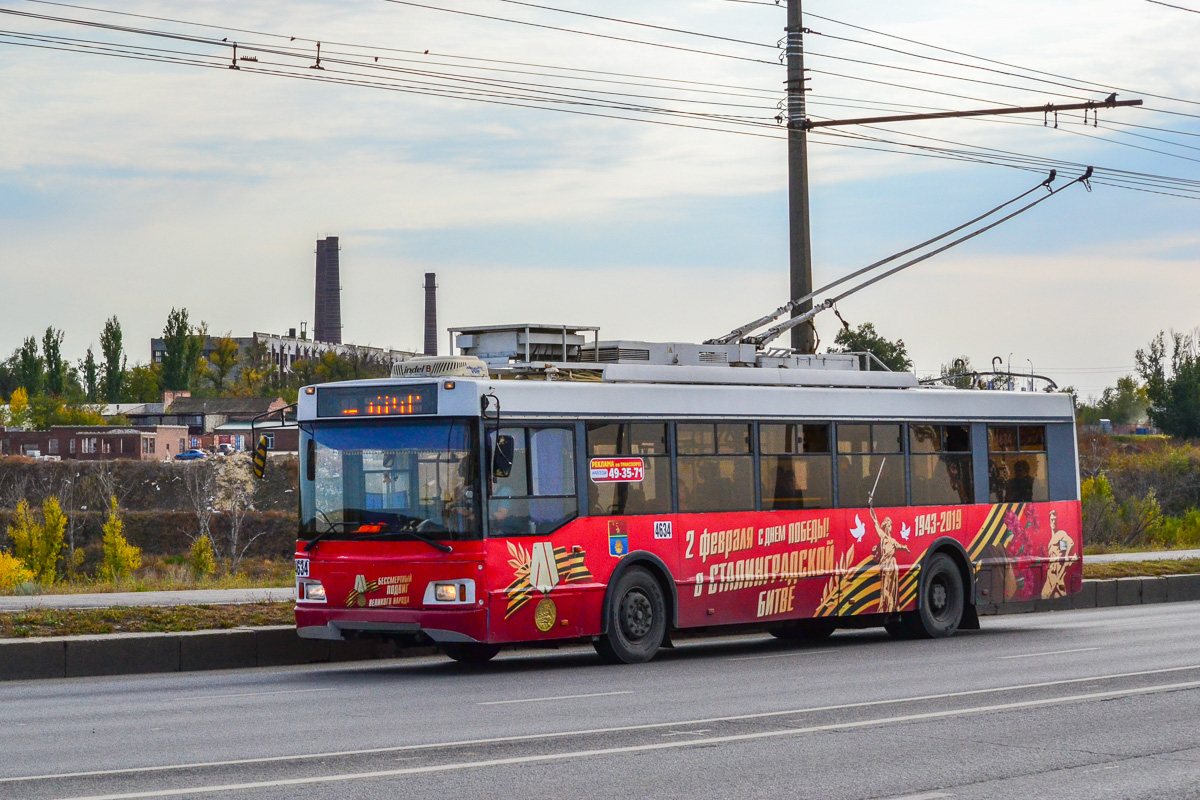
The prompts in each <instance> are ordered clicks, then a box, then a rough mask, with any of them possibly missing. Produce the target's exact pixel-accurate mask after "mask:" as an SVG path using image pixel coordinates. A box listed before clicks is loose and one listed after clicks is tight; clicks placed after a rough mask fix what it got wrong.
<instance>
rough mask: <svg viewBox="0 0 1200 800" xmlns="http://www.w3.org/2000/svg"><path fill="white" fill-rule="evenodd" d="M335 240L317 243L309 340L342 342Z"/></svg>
mask: <svg viewBox="0 0 1200 800" xmlns="http://www.w3.org/2000/svg"><path fill="white" fill-rule="evenodd" d="M339 250H341V248H340V247H339V246H338V237H336V236H329V237H327V238H325V239H318V240H317V297H316V300H317V306H316V313H315V314H314V315H313V340H314V341H318V342H333V343H335V344H341V342H342V275H341V266H340V264H339V257H338V251H339Z"/></svg>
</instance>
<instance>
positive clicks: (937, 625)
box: [884, 553, 966, 639]
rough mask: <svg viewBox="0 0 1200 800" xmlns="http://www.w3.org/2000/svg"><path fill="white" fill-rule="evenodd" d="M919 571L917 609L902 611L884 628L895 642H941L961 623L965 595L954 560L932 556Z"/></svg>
mask: <svg viewBox="0 0 1200 800" xmlns="http://www.w3.org/2000/svg"><path fill="white" fill-rule="evenodd" d="M922 571H923V572H924V573H925V574H924V576H923V580H922V581H921V597H920V598H919V602H918V603H917V610H916V611H908V612H905V613H904V614H901V615H900V620H899V622H891V623H888V624H887V625H885V626H884V628H885V629H886V630H887V632H888V633H889V634H891V635H892V636H894V637H896V638H897V639H942V638H945V637H947V636H953V635H954V632H955V631H957V630H958V625H959V623H960V622H962V617H963V608H964V607H965V604H966V594H965V592H964V591H963V579H962V573H961V572H959V571H958V565H957V564H955V563H954V559H952V558H950V556H948V555H946V554H945V553H935V554H934V555H933V556H932V557H931V558H930V559H929V561H928V562H926V564H925V566H924V567H922Z"/></svg>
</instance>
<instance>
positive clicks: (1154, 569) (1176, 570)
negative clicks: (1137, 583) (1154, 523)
mask: <svg viewBox="0 0 1200 800" xmlns="http://www.w3.org/2000/svg"><path fill="white" fill-rule="evenodd" d="M1198 572H1200V558H1181V559H1164V560H1162V561H1117V562H1114V563H1112V564H1089V563H1087V557H1086V556H1085V557H1084V564H1083V577H1084V578H1088V579H1092V578H1095V579H1104V578H1149V577H1157V576H1159V575H1194V574H1196V573H1198Z"/></svg>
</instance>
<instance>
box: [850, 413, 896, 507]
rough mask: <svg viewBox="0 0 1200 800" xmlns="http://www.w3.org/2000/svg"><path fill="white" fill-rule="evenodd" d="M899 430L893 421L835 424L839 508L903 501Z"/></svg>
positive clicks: (873, 505) (880, 505)
mask: <svg viewBox="0 0 1200 800" xmlns="http://www.w3.org/2000/svg"><path fill="white" fill-rule="evenodd" d="M900 431H901V426H900V425H899V424H896V423H892V424H875V425H866V424H857V423H855V424H839V425H838V426H837V452H838V458H837V462H838V507H839V508H865V507H867V506H872V507H874V508H883V507H886V506H903V505H906V502H905V491H904V440H903V439H902V437H901V433H900Z"/></svg>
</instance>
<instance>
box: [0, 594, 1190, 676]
mask: <svg viewBox="0 0 1200 800" xmlns="http://www.w3.org/2000/svg"><path fill="white" fill-rule="evenodd" d="M1189 600H1200V574H1196V575H1166V576H1163V577H1158V578H1116V579H1112V580H1096V581H1084V582H1083V589H1082V591H1080V592H1079V593H1078V594H1073V595H1071V596H1069V597H1059V598H1055V599H1053V600H1029V601H1026V602H1022V603H1005V604H1004V605H1001V606H996V605H987V606H983V605H981V606H978V607H977V608H978V611H979V613H980V614H981V615H988V616H991V615H999V614H1027V613H1034V612H1043V611H1067V610H1074V609H1082V608H1108V607H1113V606H1134V605H1149V604H1155V603H1177V602H1184V601H1189ZM436 652H437V650H436V649H435V648H433V647H408V648H399V647H397V646H396V645H395V644H392V643H391V642H363V641H360V642H354V641H349V642H324V641H315V640H312V639H301V638H300V637H298V636H297V635H296V629H295V628H293V627H292V626H290V625H281V626H274V627H269V628H239V629H235V630H224V631H197V632H194V633H118V634H108V635H103V636H64V637H61V638H44V639H0V681H20V680H36V679H41V678H81V677H88V676H94V675H136V674H142V673H152V672H193V671H199V670H207V669H239V668H245V667H280V666H288V665H293V664H319V663H330V662H338V661H369V660H373V659H381V658H412V657H417V656H428V655H433V654H434V653H436Z"/></svg>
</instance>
